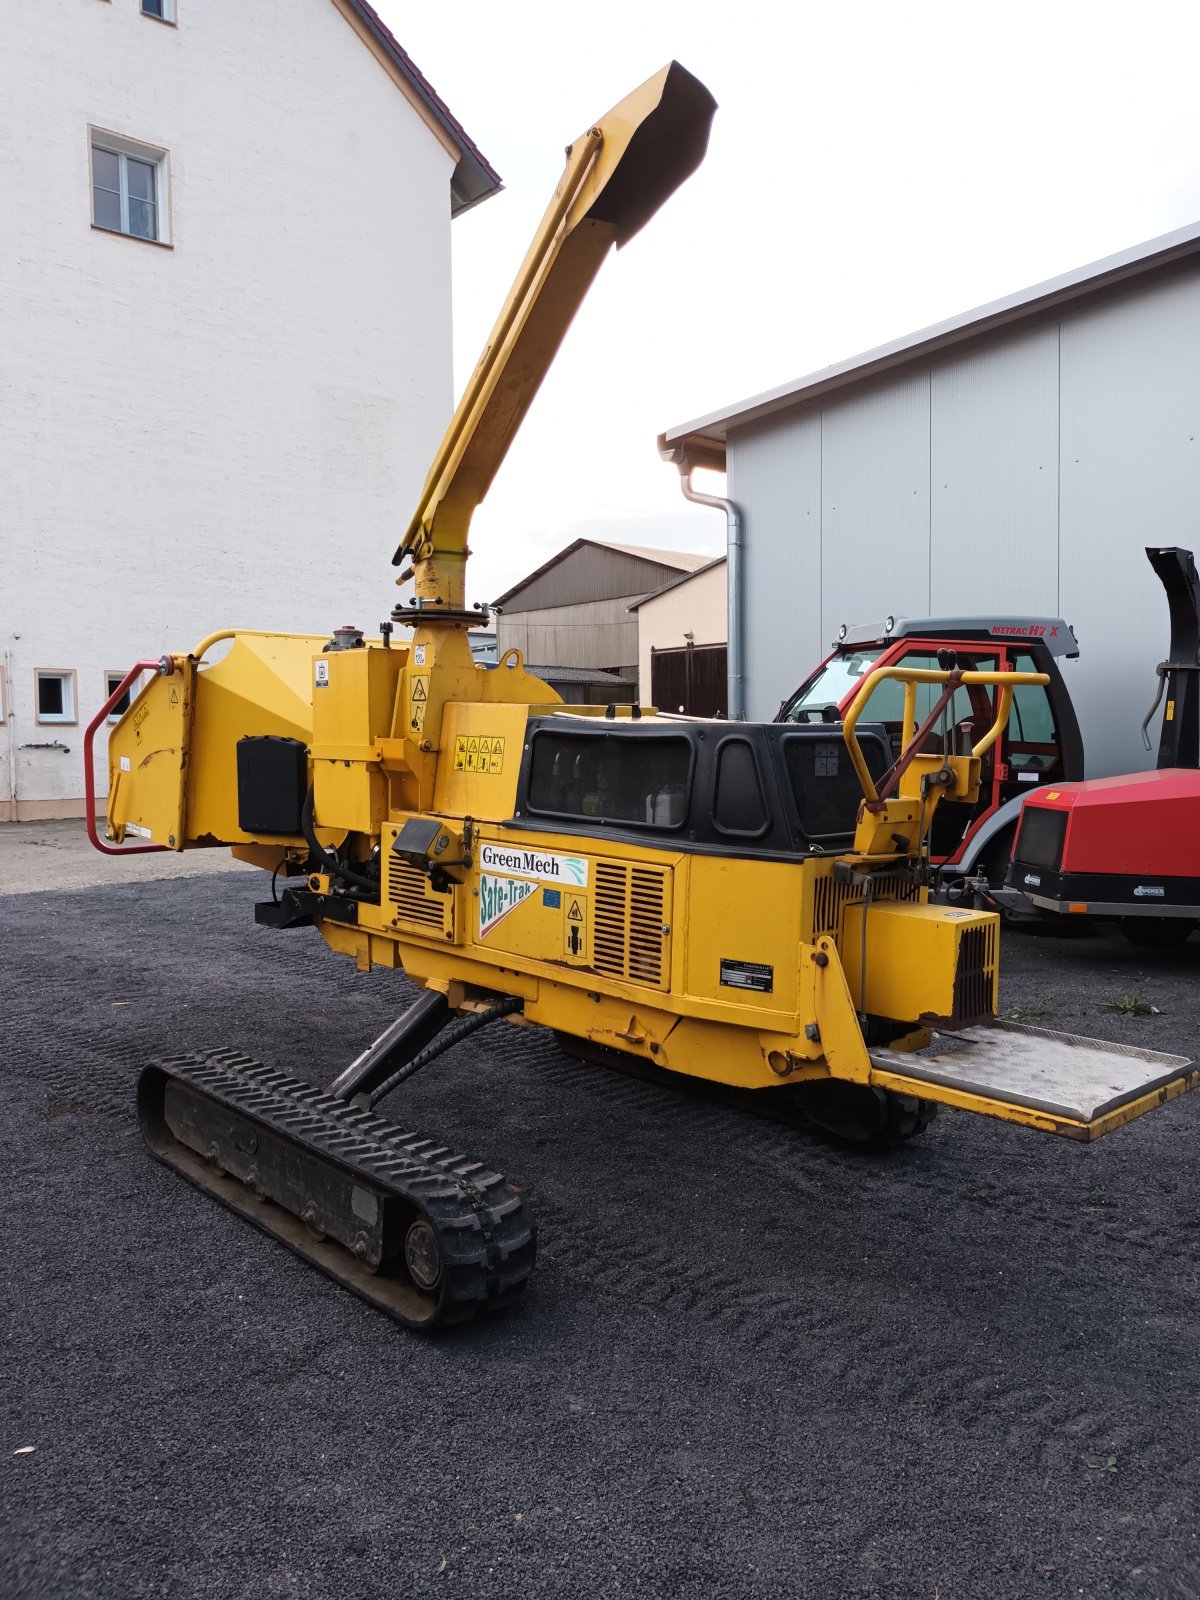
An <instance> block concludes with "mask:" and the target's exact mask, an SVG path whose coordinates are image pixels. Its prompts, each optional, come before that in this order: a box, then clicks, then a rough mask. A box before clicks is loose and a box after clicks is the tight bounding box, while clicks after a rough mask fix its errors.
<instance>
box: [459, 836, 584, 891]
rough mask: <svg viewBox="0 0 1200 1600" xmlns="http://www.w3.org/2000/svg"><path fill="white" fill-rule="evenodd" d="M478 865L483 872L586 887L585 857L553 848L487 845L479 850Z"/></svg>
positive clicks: (576, 887) (579, 887) (578, 887)
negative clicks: (563, 852)
mask: <svg viewBox="0 0 1200 1600" xmlns="http://www.w3.org/2000/svg"><path fill="white" fill-rule="evenodd" d="M479 865H480V867H481V868H482V870H483V871H484V872H505V873H508V875H509V876H510V877H513V878H540V879H543V880H545V879H548V880H549V881H550V882H551V883H569V884H570V885H571V887H572V888H574V889H586V888H587V881H588V863H587V857H586V856H560V855H555V854H554V853H553V851H550V850H526V849H524V848H523V847H522V846H519V845H509V844H485V845H484V846H483V848H482V849H481V850H480V852H479ZM481 892H482V891H481Z"/></svg>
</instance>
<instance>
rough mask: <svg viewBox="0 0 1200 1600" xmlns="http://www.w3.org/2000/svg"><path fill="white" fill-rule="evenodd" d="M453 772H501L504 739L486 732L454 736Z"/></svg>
mask: <svg viewBox="0 0 1200 1600" xmlns="http://www.w3.org/2000/svg"><path fill="white" fill-rule="evenodd" d="M454 770H455V772H503V771H504V740H503V739H501V738H498V737H493V736H492V735H490V734H486V733H459V734H456V735H455V737H454Z"/></svg>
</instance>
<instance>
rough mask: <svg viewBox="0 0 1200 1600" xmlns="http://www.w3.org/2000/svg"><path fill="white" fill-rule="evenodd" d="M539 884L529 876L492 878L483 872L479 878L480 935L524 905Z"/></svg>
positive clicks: (535, 891)
mask: <svg viewBox="0 0 1200 1600" xmlns="http://www.w3.org/2000/svg"><path fill="white" fill-rule="evenodd" d="M537 889H538V885H537V884H536V883H532V882H531V881H530V880H529V879H528V878H492V877H489V876H488V874H487V873H483V874H482V875H481V876H480V879H479V936H480V938H482V937H483V935H484V934H485V933H487V932H488V931H489V930H490V929H492V928H494V927H495V926H496V924H497V923H498V922H499V921H501V919H502V918H504V917H506V916H507V915H508V913H509V912H510V911H515V910H516V909H517V907H518V906H519V905H523V904H524V903H525V901H526V900H528V899H529V896H530V895H531V894H536V893H537Z"/></svg>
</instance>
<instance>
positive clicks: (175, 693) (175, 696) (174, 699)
mask: <svg viewBox="0 0 1200 1600" xmlns="http://www.w3.org/2000/svg"><path fill="white" fill-rule="evenodd" d="M171 704H172V705H173V706H177V705H178V704H179V690H178V689H172V690H171Z"/></svg>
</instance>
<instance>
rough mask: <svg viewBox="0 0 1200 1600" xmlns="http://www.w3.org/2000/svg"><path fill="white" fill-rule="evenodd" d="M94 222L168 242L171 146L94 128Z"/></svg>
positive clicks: (114, 229)
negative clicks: (159, 147)
mask: <svg viewBox="0 0 1200 1600" xmlns="http://www.w3.org/2000/svg"><path fill="white" fill-rule="evenodd" d="M92 222H93V224H94V225H95V226H96V227H97V228H105V229H107V230H108V232H110V233H126V234H128V235H129V236H130V238H132V239H149V240H150V241H151V242H152V243H154V244H166V243H167V156H166V151H165V150H156V149H154V147H153V146H152V145H145V144H135V143H134V142H133V141H132V140H130V139H120V138H118V137H117V136H116V135H115V134H104V133H99V132H97V131H96V130H95V129H93V130H92Z"/></svg>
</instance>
